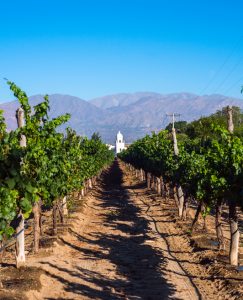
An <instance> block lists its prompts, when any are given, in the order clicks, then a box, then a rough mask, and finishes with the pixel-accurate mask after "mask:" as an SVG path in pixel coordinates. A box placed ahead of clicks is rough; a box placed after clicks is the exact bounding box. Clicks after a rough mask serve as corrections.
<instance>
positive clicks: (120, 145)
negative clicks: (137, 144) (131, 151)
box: [116, 131, 126, 154]
mask: <svg viewBox="0 0 243 300" xmlns="http://www.w3.org/2000/svg"><path fill="white" fill-rule="evenodd" d="M124 149H126V147H125V141H124V138H123V135H122V134H121V132H120V131H119V132H118V133H117V135H116V154H118V153H120V152H121V151H122V150H124Z"/></svg>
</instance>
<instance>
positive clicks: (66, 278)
mask: <svg viewBox="0 0 243 300" xmlns="http://www.w3.org/2000/svg"><path fill="white" fill-rule="evenodd" d="M151 201H152V200H151V198H150V199H147V198H146V196H145V194H144V192H143V190H142V189H141V187H140V186H139V185H138V186H136V185H134V184H133V182H132V178H130V177H129V175H128V174H125V175H124V176H123V174H122V170H121V169H120V166H119V165H118V164H117V163H115V164H114V166H113V167H112V168H111V170H110V171H109V172H107V173H106V174H105V175H104V177H103V180H102V182H101V184H100V185H99V186H98V187H97V188H95V190H94V191H92V193H91V194H90V195H89V196H88V197H87V201H86V204H85V207H84V210H83V212H82V213H81V212H79V213H76V215H75V217H76V221H75V222H74V224H73V226H72V229H71V232H70V233H68V234H66V235H64V236H63V238H62V239H61V240H60V242H58V244H57V245H56V247H54V249H53V254H51V255H50V256H48V257H43V258H41V257H40V258H39V259H36V258H35V259H34V258H33V260H32V261H31V264H32V266H37V267H41V268H42V269H44V270H45V274H44V275H41V284H42V289H41V290H40V291H29V292H28V293H27V297H28V299H31V300H32V299H227V298H226V297H223V296H222V297H221V296H220V294H218V291H217V289H216V288H215V286H214V284H212V281H211V280H210V279H207V278H206V277H205V276H196V278H195V276H193V274H192V273H191V271H188V268H189V267H188V265H186V264H188V263H189V264H193V262H191V261H190V256H192V255H191V253H190V249H188V251H187V252H186V251H181V252H185V253H184V254H183V257H182V259H181V260H180V259H178V258H177V257H176V256H175V255H174V254H175V251H172V250H171V249H169V248H170V247H172V248H173V245H172V246H171V243H173V240H172V239H171V238H172V237H173V235H176V234H177V232H176V229H175V228H173V224H170V220H169V219H166V215H163V216H162V217H161V219H159V218H160V216H161V214H159V212H161V207H160V204H158V203H157V202H156V203H153V202H151ZM156 218H157V219H156ZM165 228H166V230H165ZM169 233H170V234H169ZM168 236H170V239H171V240H168V238H167V237H168ZM177 241H180V242H181V243H184V242H185V241H184V240H183V239H182V240H180V239H179V240H177ZM174 246H175V245H174ZM185 246H186V245H184V247H185ZM176 247H177V249H178V251H177V252H180V249H181V247H182V245H179V244H177V245H176ZM179 254H180V253H179ZM185 258H186V259H185ZM194 268H195V269H196V272H203V269H200V268H199V269H197V268H198V266H197V265H196V264H195V266H194ZM189 269H190V268H189ZM202 275H205V274H204V273H202ZM232 299H233V298H232Z"/></svg>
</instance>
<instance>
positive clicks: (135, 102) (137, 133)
mask: <svg viewBox="0 0 243 300" xmlns="http://www.w3.org/2000/svg"><path fill="white" fill-rule="evenodd" d="M42 99H43V96H42V95H35V96H32V97H30V103H31V105H35V104H37V103H38V102H40V101H41V100H42ZM49 99H50V107H51V110H50V116H51V117H56V116H58V115H60V114H64V113H70V114H71V115H72V117H71V119H70V121H69V122H68V123H67V124H66V126H71V127H72V128H73V129H75V130H76V131H77V132H78V133H79V134H82V135H87V136H91V135H92V133H93V132H99V133H100V134H101V136H102V138H103V140H104V141H105V142H107V143H114V141H115V136H116V133H117V132H118V130H120V131H121V132H122V133H123V134H124V137H125V140H126V142H128V143H130V142H132V141H134V140H136V139H137V138H140V137H142V136H144V135H145V134H147V133H150V132H151V131H158V130H160V129H161V128H164V127H165V126H166V125H167V124H168V122H169V119H168V118H167V117H166V114H167V113H171V112H176V113H180V114H181V120H186V121H192V120H195V119H198V118H199V117H200V116H207V115H209V114H211V113H214V112H215V111H216V110H218V109H221V108H222V107H224V106H227V105H229V104H230V105H235V106H239V107H241V108H243V100H241V99H235V98H228V97H225V96H222V95H205V96H197V95H195V94H191V93H175V94H167V95H162V94H158V93H152V92H151V93H150V92H139V93H133V94H129V93H120V94H115V95H109V96H104V97H100V98H96V99H92V100H90V101H85V100H83V99H80V98H78V97H74V96H69V95H61V94H53V95H50V96H49ZM17 107H18V102H17V101H13V102H8V103H4V104H1V105H0V109H2V110H4V116H5V118H6V121H7V124H8V128H9V129H13V128H15V127H16V119H15V111H16V109H17Z"/></svg>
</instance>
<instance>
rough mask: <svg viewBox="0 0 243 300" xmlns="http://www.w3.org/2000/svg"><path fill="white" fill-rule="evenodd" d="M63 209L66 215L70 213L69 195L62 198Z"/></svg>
mask: <svg viewBox="0 0 243 300" xmlns="http://www.w3.org/2000/svg"><path fill="white" fill-rule="evenodd" d="M62 211H63V215H64V216H67V215H68V208H67V196H64V197H63V199H62Z"/></svg>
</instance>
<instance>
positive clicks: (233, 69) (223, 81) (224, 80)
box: [213, 56, 243, 93]
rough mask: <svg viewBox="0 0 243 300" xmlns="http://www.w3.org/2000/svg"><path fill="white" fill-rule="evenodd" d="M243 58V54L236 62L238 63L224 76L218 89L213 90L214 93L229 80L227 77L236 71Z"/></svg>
mask: <svg viewBox="0 0 243 300" xmlns="http://www.w3.org/2000/svg"><path fill="white" fill-rule="evenodd" d="M242 59H243V56H241V57H240V59H239V60H238V61H237V62H236V64H234V66H233V68H232V69H231V70H230V72H229V73H228V74H227V75H226V76H225V77H224V79H223V80H222V81H221V83H220V84H219V85H218V86H217V88H216V89H214V90H213V93H215V92H216V91H218V90H219V89H220V88H221V86H222V85H223V84H224V83H225V82H226V81H227V79H228V78H229V77H230V75H231V74H232V73H233V72H234V71H235V69H236V68H237V67H238V66H239V64H240V63H241V61H242Z"/></svg>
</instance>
